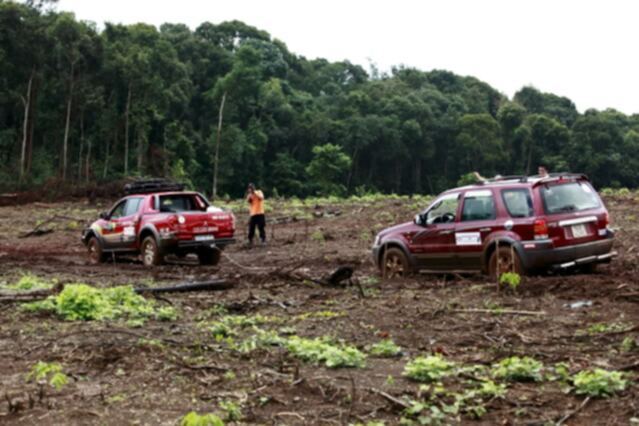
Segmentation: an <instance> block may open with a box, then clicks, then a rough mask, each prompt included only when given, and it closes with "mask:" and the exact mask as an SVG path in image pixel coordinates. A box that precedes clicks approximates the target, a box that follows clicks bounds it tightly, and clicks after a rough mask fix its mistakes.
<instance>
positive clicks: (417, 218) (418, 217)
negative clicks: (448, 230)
mask: <svg viewBox="0 0 639 426" xmlns="http://www.w3.org/2000/svg"><path fill="white" fill-rule="evenodd" d="M414 222H415V225H420V226H422V225H423V224H424V217H423V216H422V215H421V214H416V215H415V219H414Z"/></svg>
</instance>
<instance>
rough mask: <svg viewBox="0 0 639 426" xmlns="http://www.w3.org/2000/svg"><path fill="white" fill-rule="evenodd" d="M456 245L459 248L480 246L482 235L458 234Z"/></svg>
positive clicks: (456, 234) (477, 233)
mask: <svg viewBox="0 0 639 426" xmlns="http://www.w3.org/2000/svg"><path fill="white" fill-rule="evenodd" d="M455 243H456V244H457V245H458V246H480V245H481V234H480V233H479V232H457V233H455Z"/></svg>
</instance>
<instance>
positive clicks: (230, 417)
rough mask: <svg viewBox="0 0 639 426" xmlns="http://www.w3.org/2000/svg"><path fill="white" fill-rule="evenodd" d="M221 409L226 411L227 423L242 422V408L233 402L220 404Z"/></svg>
mask: <svg viewBox="0 0 639 426" xmlns="http://www.w3.org/2000/svg"><path fill="white" fill-rule="evenodd" d="M220 408H221V409H222V410H224V413H225V416H224V420H226V421H227V422H237V421H240V420H242V407H240V405H238V404H236V403H235V402H233V401H222V402H220Z"/></svg>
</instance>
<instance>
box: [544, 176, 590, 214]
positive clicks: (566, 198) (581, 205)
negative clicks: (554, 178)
mask: <svg viewBox="0 0 639 426" xmlns="http://www.w3.org/2000/svg"><path fill="white" fill-rule="evenodd" d="M541 197H542V199H543V200H544V207H545V209H546V213H547V214H553V213H570V212H578V211H581V210H588V209H594V208H596V207H599V199H598V198H597V195H596V194H595V191H594V190H593V189H592V187H591V186H590V185H589V184H588V183H586V182H573V183H565V184H560V185H552V186H544V187H542V188H541Z"/></svg>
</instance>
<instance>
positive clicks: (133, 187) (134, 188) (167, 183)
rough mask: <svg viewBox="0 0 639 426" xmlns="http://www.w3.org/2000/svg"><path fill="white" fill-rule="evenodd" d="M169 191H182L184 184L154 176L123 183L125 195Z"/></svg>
mask: <svg viewBox="0 0 639 426" xmlns="http://www.w3.org/2000/svg"><path fill="white" fill-rule="evenodd" d="M170 191H184V184H183V183H178V182H173V181H171V180H168V179H161V178H154V179H141V180H137V181H135V182H131V183H127V184H126V185H124V193H125V194H127V195H133V194H148V193H151V192H170Z"/></svg>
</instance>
